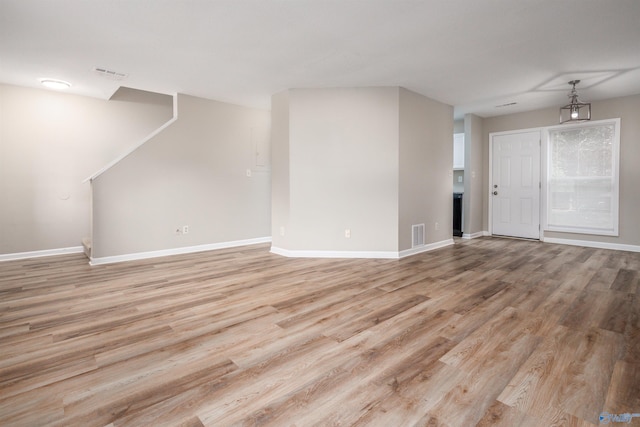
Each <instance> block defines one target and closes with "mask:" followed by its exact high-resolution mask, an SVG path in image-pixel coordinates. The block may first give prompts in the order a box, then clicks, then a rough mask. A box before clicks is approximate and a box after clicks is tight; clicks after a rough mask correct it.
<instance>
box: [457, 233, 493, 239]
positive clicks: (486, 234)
mask: <svg viewBox="0 0 640 427" xmlns="http://www.w3.org/2000/svg"><path fill="white" fill-rule="evenodd" d="M484 236H491V234H490V233H489V232H488V231H478V232H477V233H471V234H469V233H463V234H462V238H463V239H465V240H471V239H477V238H478V237H484Z"/></svg>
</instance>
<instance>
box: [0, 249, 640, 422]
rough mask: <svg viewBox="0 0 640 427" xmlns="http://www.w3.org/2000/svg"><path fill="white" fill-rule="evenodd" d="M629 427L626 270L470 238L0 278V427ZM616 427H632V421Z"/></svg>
mask: <svg viewBox="0 0 640 427" xmlns="http://www.w3.org/2000/svg"><path fill="white" fill-rule="evenodd" d="M605 411H606V412H608V413H611V414H622V413H640V254H639V253H629V252H614V251H607V250H599V249H589V248H578V247H573V246H561V245H552V244H542V243H539V242H530V241H519V240H507V239H496V238H482V239H475V240H470V241H462V240H460V241H457V243H456V244H455V245H454V246H451V247H447V248H442V249H439V250H436V251H432V252H427V253H424V254H419V255H415V256H412V257H408V258H405V259H402V260H354V259H348V260H336V259H288V258H284V257H280V256H277V255H273V254H271V253H269V248H268V246H267V245H256V246H250V247H242V248H235V249H228V250H220V251H213V252H203V253H198V254H190V255H181V256H175V257H167V258H160V259H153V260H146V261H139V262H129V263H121V264H112V265H104V266H96V267H90V266H89V265H88V264H87V260H86V258H84V257H83V256H81V255H66V256H59V257H49V258H39V259H32V260H21V261H10V262H3V263H0V425H2V426H113V427H115V426H165V425H166V426H292V425H295V426H316V425H317V426H338V425H340V426H385V427H388V426H449V427H457V426H461V427H466V426H474V425H478V426H510V427H511V426H531V427H533V426H535V427H538V426H593V425H598V424H599V418H598V417H599V415H600V414H601V413H602V412H605ZM630 425H640V418H634V419H633V420H632V422H631V423H630Z"/></svg>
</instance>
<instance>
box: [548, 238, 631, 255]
mask: <svg viewBox="0 0 640 427" xmlns="http://www.w3.org/2000/svg"><path fill="white" fill-rule="evenodd" d="M542 241H543V242H545V243H555V244H558V245H571V246H584V247H587V248H596V249H612V250H615V251H627V252H640V246H638V245H627V244H623V243H607V242H594V241H591V240H573V239H558V238H555V237H545V238H544V239H543V240H542Z"/></svg>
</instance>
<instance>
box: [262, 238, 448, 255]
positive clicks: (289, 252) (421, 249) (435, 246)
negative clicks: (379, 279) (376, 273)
mask: <svg viewBox="0 0 640 427" xmlns="http://www.w3.org/2000/svg"><path fill="white" fill-rule="evenodd" d="M449 245H453V239H447V240H443V241H442V242H435V243H430V244H427V245H422V246H419V247H416V248H411V249H406V250H404V251H400V252H396V251H315V250H289V249H283V248H278V247H276V246H271V253H274V254H276V255H282V256H285V257H288V258H372V259H399V258H404V257H407V256H411V255H415V254H419V253H422V252H427V251H432V250H434V249H438V248H442V247H445V246H449Z"/></svg>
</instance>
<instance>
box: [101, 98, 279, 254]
mask: <svg viewBox="0 0 640 427" xmlns="http://www.w3.org/2000/svg"><path fill="white" fill-rule="evenodd" d="M176 107H177V112H178V114H177V119H176V120H175V121H173V122H172V123H171V124H170V125H168V126H166V127H164V129H162V130H161V131H160V132H158V133H157V134H155V135H154V136H152V137H151V138H150V139H149V140H148V141H146V142H145V143H144V144H143V145H141V146H139V147H138V148H137V149H135V150H134V151H132V152H130V153H128V154H127V155H126V156H124V157H123V158H121V159H119V161H118V162H117V163H114V164H111V165H110V166H109V167H108V168H107V169H105V170H103V171H101V172H100V173H99V174H96V175H95V176H93V177H92V178H91V183H92V190H93V200H92V216H93V221H92V225H93V233H92V249H91V250H92V254H91V258H92V263H94V264H100V263H106V262H114V261H122V260H128V259H137V258H148V257H152V256H159V255H166V254H174V253H181V252H191V251H195V250H202V249H211V248H215V247H222V246H231V245H234V244H241V243H251V242H258V241H269V240H270V237H269V236H270V235H271V228H270V221H271V220H270V209H271V208H270V197H271V191H270V185H271V184H270V182H271V176H270V165H269V126H270V113H269V111H267V110H259V109H251V108H245V107H240V106H236V105H231V104H227V103H222V102H217V101H211V100H206V99H201V98H196V97H192V96H187V95H182V94H178V95H177V99H176ZM174 115H175V113H174Z"/></svg>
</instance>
